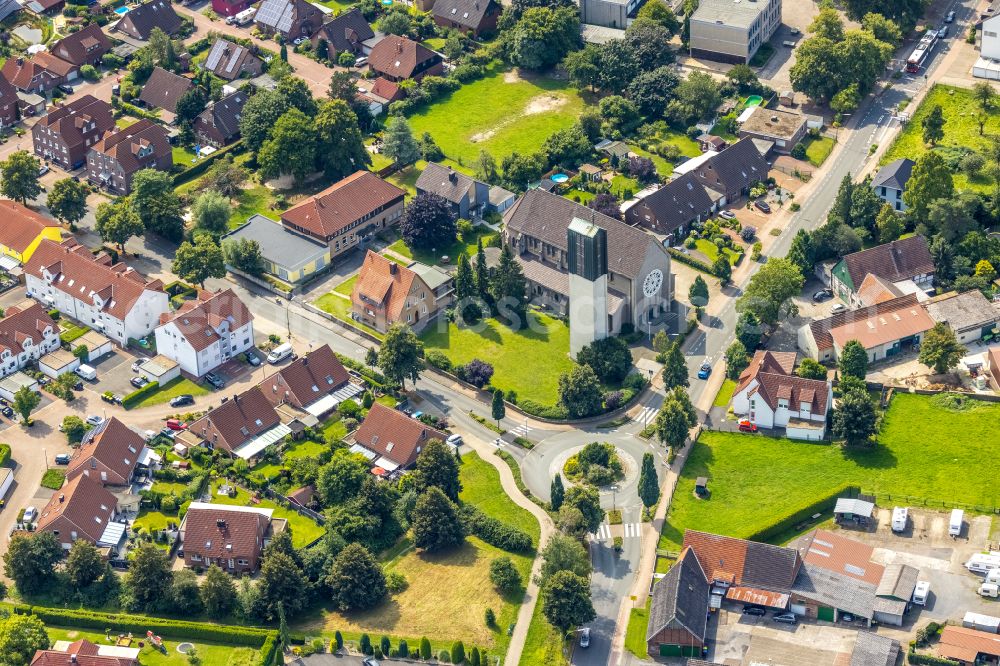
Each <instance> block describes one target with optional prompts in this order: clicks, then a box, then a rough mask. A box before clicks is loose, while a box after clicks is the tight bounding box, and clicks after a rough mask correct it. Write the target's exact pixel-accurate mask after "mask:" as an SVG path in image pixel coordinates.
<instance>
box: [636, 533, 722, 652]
mask: <svg viewBox="0 0 1000 666" xmlns="http://www.w3.org/2000/svg"><path fill="white" fill-rule="evenodd" d="M709 590H710V586H709V584H708V579H707V578H706V577H705V572H704V571H703V570H702V568H701V564H700V563H699V562H698V558H697V557H695V554H694V552H693V551H692V550H691V549H690V548H688V549H685V551H684V552H683V553H681V556H680V558H678V560H677V561H676V562H674V565H673V566H672V567H670V571H668V572H667V574H666V575H665V576H664V577H663V578H661V579H660V582H659V583H657V584H656V585H655V586H654V587H653V600H652V603H651V604H650V607H649V625H648V626H647V628H646V640H647V641H648V640H650V639H652V638H653V637H654V636H656V634H658V633H660V632H661V631H662V630H663V629H665V628H668V627H670V628H677V629H686V630H687V631H689V632H691V633H692V634H693V635H695V636H697V637H698V639H699V640H704V639H705V626H706V625H707V623H708V597H709Z"/></svg>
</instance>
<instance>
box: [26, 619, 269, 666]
mask: <svg viewBox="0 0 1000 666" xmlns="http://www.w3.org/2000/svg"><path fill="white" fill-rule="evenodd" d="M45 629H46V633H48V635H49V639H50V640H52V641H53V642H55V641H70V642H72V641H78V640H80V639H81V638H86V639H87V640H89V641H90V642H92V643H97V644H98V645H101V644H103V645H110V643H109V642H108V640H107V639H106V638H105V635H104V634H101V633H95V632H88V631H76V630H73V629H63V628H61V627H46V628H45ZM142 638H145V636H143V637H142ZM138 640H139V639H138V638H136V642H135V643H133V645H132V647H138V644H137V642H138ZM163 642H164V645H165V646H166V648H167V652H166V654H163V653H162V652H160V651H159V650H157V649H156V648H154V647H153V646H151V645H149V644H147V645H146V646H145V647H143V648H142V649H141V651H140V652H139V661H140V662H141V663H142V664H143V665H144V666H188V665H189V664H190V663H191V662H189V661H188V657H187V655H184V654H181V653H180V652H178V651H177V646H178V645H179V644H180V643H193V644H194V647H195V654H196V655H197V656H198V659H199V661H200V662H201V664H202V665H203V666H256V664H257V662H258V661H259V659H260V657H259V656H258V655H257V651H256V650H254V649H252V648H246V647H235V646H232V645H222V644H219V643H207V642H204V641H192V640H188V639H183V640H176V639H173V638H170V637H169V636H164V637H163Z"/></svg>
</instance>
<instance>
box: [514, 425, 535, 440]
mask: <svg viewBox="0 0 1000 666" xmlns="http://www.w3.org/2000/svg"><path fill="white" fill-rule="evenodd" d="M510 432H511V433H513V435H514V436H515V437H527V436H528V433H529V432H531V428H529V427H528V424H526V423H522V424H521V425H519V426H517V427H516V428H511V429H510Z"/></svg>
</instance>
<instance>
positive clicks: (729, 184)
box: [691, 137, 770, 206]
mask: <svg viewBox="0 0 1000 666" xmlns="http://www.w3.org/2000/svg"><path fill="white" fill-rule="evenodd" d="M705 155H710V153H705ZM696 159H697V158H696ZM692 161H693V160H692ZM769 168H770V167H768V165H767V162H766V161H765V160H764V157H763V156H762V155H761V153H760V151H759V150H757V146H755V145H754V142H753V139H751V138H749V137H748V138H745V139H740V140H739V141H737V142H736V143H734V144H733V145H731V146H729V147H728V148H726V149H725V150H723V151H722V152H721V153H718V154H717V155H710V156H709V157H708V158H707V159H705V160H704V161H703V162H700V163H699V164H698V166H697V167H695V168H694V169H693V170H691V173H692V174H694V176H695V178H697V179H698V182H700V183H701V184H702V185H704V186H705V187H706V188H708V189H709V190H714V191H716V192H718V193H719V195H720V196H719V199H718V205H719V206H724V205H726V204H732V203H736V202H737V201H739V199H741V198H742V197H745V196H746V195H748V194H749V193H750V190H751V189H752V188H753V187H754V186H755V185H757V183H762V182H764V181H766V180H767V174H768V170H769Z"/></svg>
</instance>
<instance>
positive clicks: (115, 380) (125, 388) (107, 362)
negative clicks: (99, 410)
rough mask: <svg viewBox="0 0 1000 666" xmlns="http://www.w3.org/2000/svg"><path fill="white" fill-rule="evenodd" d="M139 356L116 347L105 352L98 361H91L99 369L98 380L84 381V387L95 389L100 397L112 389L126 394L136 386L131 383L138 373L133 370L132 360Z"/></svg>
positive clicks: (113, 391) (114, 391)
mask: <svg viewBox="0 0 1000 666" xmlns="http://www.w3.org/2000/svg"><path fill="white" fill-rule="evenodd" d="M136 358H137V357H135V356H133V355H132V354H129V353H128V352H126V351H123V350H121V349H117V348H114V349H112V352H111V353H110V354H105V355H104V356H102V357H101V358H100V359H99V360H98V361H97V362H96V363H89V364H88V365H90V366H91V367H92V368H94V369H95V370H97V381H96V382H88V381H84V383H83V385H84V388H86V389H88V390H90V391H93V392H94V393H96V394H97V396H98V397H99V396H100V395H101V394H102V393H104V392H105V391H111V392H112V393H117V394H118V395H121V396H125V395H128V394H129V393H131V392H132V391H134V390H135V388H136V387H134V386H132V385H131V384H130V383H129V380H130V379H132V377H135V376H136V373H133V372H132V361H134V360H135V359H136Z"/></svg>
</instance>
